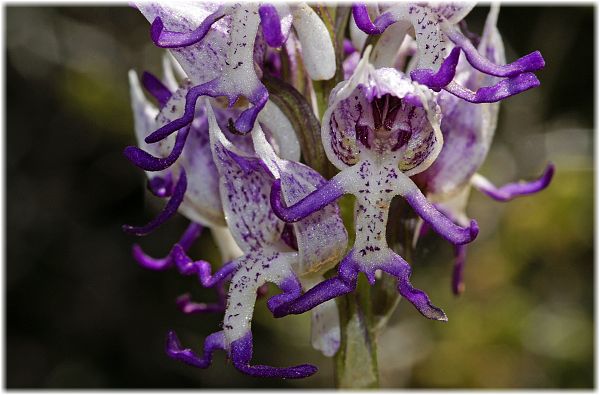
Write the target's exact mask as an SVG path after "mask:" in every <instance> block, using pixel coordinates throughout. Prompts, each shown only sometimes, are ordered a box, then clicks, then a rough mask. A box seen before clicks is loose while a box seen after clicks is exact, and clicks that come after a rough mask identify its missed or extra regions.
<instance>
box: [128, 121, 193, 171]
mask: <svg viewBox="0 0 600 395" xmlns="http://www.w3.org/2000/svg"><path fill="white" fill-rule="evenodd" d="M189 133H190V128H188V127H186V128H184V129H181V130H180V131H179V132H178V133H177V138H176V139H175V145H174V146H173V150H172V151H171V153H170V154H169V155H167V156H166V157H165V158H157V157H155V156H153V155H150V154H149V153H147V152H146V151H144V150H143V149H141V148H138V147H134V146H129V147H126V148H125V150H123V154H124V155H125V156H126V157H127V159H129V161H130V162H131V163H133V164H134V165H136V166H137V167H139V168H141V169H144V170H146V171H160V170H164V169H166V168H168V167H169V166H171V165H172V164H173V163H175V161H176V160H177V158H179V156H180V155H181V152H182V151H183V147H184V146H185V142H186V140H187V137H188V135H189Z"/></svg>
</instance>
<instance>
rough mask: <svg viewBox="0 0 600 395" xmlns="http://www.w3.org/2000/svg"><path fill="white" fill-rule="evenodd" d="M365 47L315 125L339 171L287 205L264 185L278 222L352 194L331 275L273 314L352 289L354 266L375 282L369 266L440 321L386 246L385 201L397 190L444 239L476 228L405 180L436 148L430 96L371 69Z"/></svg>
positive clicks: (464, 237) (393, 73)
mask: <svg viewBox="0 0 600 395" xmlns="http://www.w3.org/2000/svg"><path fill="white" fill-rule="evenodd" d="M369 54H370V47H369V48H367V50H366V51H365V54H364V57H363V59H362V60H361V61H360V63H359V65H358V66H357V68H356V70H355V72H354V74H353V76H352V77H351V78H350V79H349V80H348V81H345V82H342V83H340V84H339V85H338V86H337V87H335V88H334V90H333V91H332V93H331V96H330V98H329V107H328V109H327V110H326V111H325V115H324V117H323V123H322V129H321V132H322V135H321V137H322V140H323V145H324V147H325V152H326V153H327V157H328V158H329V160H330V161H331V162H332V163H333V164H334V165H335V166H336V167H338V168H339V169H340V170H341V172H340V173H338V174H337V175H336V176H335V177H333V178H332V179H331V180H329V182H327V183H326V184H324V185H322V186H321V187H319V188H318V189H317V190H316V191H314V192H313V193H311V194H310V195H308V196H307V197H306V198H304V199H302V200H300V201H299V202H297V203H296V204H294V205H291V206H288V207H285V205H284V204H283V202H282V201H281V183H280V181H279V180H277V181H276V182H275V183H274V184H273V188H272V190H271V204H272V206H273V209H274V211H275V213H276V214H277V215H278V216H279V217H280V218H281V219H283V220H284V221H286V222H294V221H298V220H300V219H302V218H304V217H306V216H308V215H311V214H312V213H314V212H317V211H318V210H320V209H321V208H322V207H324V206H326V205H327V204H330V203H331V202H334V201H335V200H336V199H338V198H339V197H340V196H342V195H343V194H345V193H350V194H353V195H355V196H356V199H357V201H356V205H355V232H356V240H355V243H354V247H353V248H352V250H351V251H350V252H349V253H348V255H347V256H346V257H345V258H344V259H343V260H342V262H341V264H340V266H339V269H338V275H337V276H335V277H333V278H330V279H328V280H326V281H324V282H322V283H320V284H319V285H317V286H315V287H313V288H312V289H311V290H309V291H308V292H306V293H305V294H304V295H302V296H301V297H299V298H298V299H296V300H294V301H293V302H291V303H288V304H286V305H282V306H279V307H278V308H277V309H275V310H274V314H275V315H276V316H283V315H287V314H299V313H302V312H304V311H307V310H309V309H311V308H313V307H315V306H317V305H319V304H320V303H323V302H324V301H326V300H330V299H332V298H335V297H337V296H340V295H343V294H346V293H348V292H351V291H352V290H353V289H355V288H356V284H357V276H358V273H359V272H363V273H365V274H366V276H367V279H368V280H369V282H370V283H371V284H374V283H375V271H376V270H382V271H383V272H386V273H388V274H390V275H392V276H394V277H396V278H397V279H398V291H399V292H400V294H401V295H402V296H404V297H405V298H406V299H407V300H409V301H410V302H411V303H412V304H413V305H414V306H415V307H416V308H417V309H418V310H419V312H420V313H421V314H423V315H424V316H426V317H428V318H431V319H435V320H443V321H445V320H447V318H446V315H445V314H444V312H443V311H442V310H441V309H439V308H437V307H435V306H434V305H433V304H432V303H431V302H430V300H429V297H428V296H427V294H425V292H423V291H421V290H418V289H416V288H414V287H413V286H412V285H411V283H410V281H409V278H410V275H411V268H410V265H409V264H408V263H407V262H406V261H405V260H404V259H402V258H401V257H400V256H399V255H397V254H395V253H394V252H393V251H392V250H391V249H390V248H388V246H387V242H386V224H387V220H388V218H387V217H388V212H389V206H390V203H391V201H392V199H393V198H394V197H395V196H397V195H401V196H403V197H404V198H405V199H406V200H407V201H408V203H409V204H410V205H411V206H412V207H413V209H414V210H415V211H416V212H417V213H418V214H419V215H420V216H421V217H422V218H423V219H424V220H425V221H426V222H427V223H428V224H430V225H431V226H432V227H433V228H434V229H435V230H436V231H437V232H439V233H440V234H441V235H442V236H443V237H444V238H446V239H448V240H449V241H451V242H452V243H456V244H464V243H468V242H470V241H471V240H473V239H474V238H475V237H476V235H477V232H478V228H477V224H476V222H475V221H473V222H472V223H471V224H470V225H469V226H468V227H466V228H461V227H458V226H457V225H455V224H454V223H453V222H452V221H451V220H449V219H448V218H446V217H445V216H444V215H443V214H441V213H440V212H439V211H438V210H436V209H435V207H434V206H433V205H432V204H431V203H429V202H428V201H427V199H426V198H425V197H424V196H423V194H422V193H421V191H420V190H419V188H418V187H417V186H416V185H415V184H414V182H413V181H412V180H411V179H410V178H409V177H410V176H412V175H415V174H417V173H419V172H421V171H423V170H424V169H426V168H427V167H428V166H429V165H430V164H431V162H432V161H433V160H434V159H435V157H436V156H437V155H438V153H439V152H440V149H441V144H442V139H443V138H442V135H441V131H440V128H439V120H438V117H439V113H438V111H439V109H438V108H437V106H436V105H435V103H434V100H433V99H434V98H433V95H432V94H431V93H430V91H429V90H428V89H426V88H425V87H421V86H418V85H417V84H415V83H413V82H411V81H410V79H408V78H406V77H405V76H404V75H403V74H402V73H400V72H398V71H397V70H395V69H389V68H387V69H386V68H383V69H378V70H375V69H374V68H373V67H372V66H371V65H370V64H369V63H368V57H369Z"/></svg>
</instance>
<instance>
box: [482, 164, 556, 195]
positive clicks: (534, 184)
mask: <svg viewBox="0 0 600 395" xmlns="http://www.w3.org/2000/svg"><path fill="white" fill-rule="evenodd" d="M553 176H554V165H553V164H552V163H550V164H548V166H546V169H545V170H544V174H542V176H541V177H540V178H538V179H537V180H534V181H530V182H514V183H510V184H506V185H504V186H502V187H500V188H497V187H495V186H493V185H492V184H490V183H485V184H481V183H476V184H475V186H476V187H477V189H479V190H480V191H482V192H483V193H485V194H486V195H488V196H489V197H491V198H492V199H494V200H498V201H500V202H507V201H509V200H511V199H514V198H516V197H519V196H525V195H531V194H534V193H537V192H540V191H542V190H543V189H545V188H546V187H547V186H548V185H549V184H550V181H552V177H553Z"/></svg>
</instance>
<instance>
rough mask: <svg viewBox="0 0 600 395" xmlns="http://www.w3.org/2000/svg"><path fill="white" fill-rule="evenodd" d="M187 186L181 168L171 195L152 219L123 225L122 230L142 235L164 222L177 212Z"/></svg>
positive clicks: (183, 171)
mask: <svg viewBox="0 0 600 395" xmlns="http://www.w3.org/2000/svg"><path fill="white" fill-rule="evenodd" d="M186 188H187V178H186V175H185V170H183V169H182V170H181V173H180V175H179V180H178V181H177V185H175V190H174V191H173V196H171V198H170V199H169V201H168V202H167V205H166V206H165V208H164V209H163V210H162V211H161V212H160V214H158V216H157V217H156V218H154V219H153V220H152V221H150V222H148V224H146V225H144V226H131V225H123V231H124V232H125V233H128V234H133V235H136V236H144V235H147V234H148V233H150V232H152V231H154V230H155V229H156V228H158V227H159V226H160V225H162V224H163V223H165V222H166V221H167V220H168V219H169V218H171V217H172V216H173V215H175V213H176V212H177V209H178V208H179V206H180V205H181V202H183V197H184V196H185V190H186Z"/></svg>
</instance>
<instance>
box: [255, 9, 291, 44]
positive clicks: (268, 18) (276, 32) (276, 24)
mask: <svg viewBox="0 0 600 395" xmlns="http://www.w3.org/2000/svg"><path fill="white" fill-rule="evenodd" d="M258 13H259V14H260V22H261V25H262V31H263V34H264V37H265V41H266V42H267V44H269V46H271V47H275V48H278V47H281V46H282V45H283V43H284V42H285V39H286V36H285V35H284V34H283V32H282V30H281V20H280V19H279V14H278V13H277V9H276V8H275V6H274V5H272V4H263V5H261V6H260V8H259V9H258Z"/></svg>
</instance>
